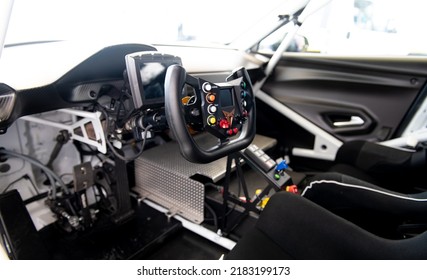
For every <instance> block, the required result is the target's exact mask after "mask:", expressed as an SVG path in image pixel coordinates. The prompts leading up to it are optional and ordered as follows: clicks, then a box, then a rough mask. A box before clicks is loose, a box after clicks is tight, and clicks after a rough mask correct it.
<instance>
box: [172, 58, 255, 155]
mask: <svg viewBox="0 0 427 280" xmlns="http://www.w3.org/2000/svg"><path fill="white" fill-rule="evenodd" d="M189 92H190V94H189ZM165 110H166V118H167V121H168V124H169V127H170V129H171V130H172V131H173V133H174V134H175V137H176V139H177V141H178V143H179V147H180V150H181V154H182V155H183V156H184V157H185V158H186V159H187V160H189V161H191V162H200V163H207V162H211V161H214V160H216V159H219V158H221V157H224V156H227V155H229V154H231V153H234V152H237V151H239V150H242V149H244V148H246V147H247V146H248V145H249V144H250V143H251V142H252V140H253V138H254V137H255V96H254V94H253V92H252V84H251V81H250V79H249V75H248V73H247V71H246V70H245V69H244V68H239V69H237V70H235V71H233V73H232V74H231V75H230V76H229V77H227V79H226V82H224V83H211V82H208V81H206V80H203V79H200V78H196V77H193V76H191V75H188V74H187V72H186V71H185V69H184V68H183V67H181V66H179V65H172V66H170V67H169V68H168V70H167V73H166V78H165ZM188 127H191V128H193V129H196V130H199V131H207V132H209V133H210V134H212V135H213V136H215V137H216V138H218V140H219V141H218V143H217V144H216V145H214V146H213V147H209V148H207V149H203V148H201V147H200V146H199V145H198V144H197V143H196V142H195V140H194V138H193V137H192V135H191V133H190V132H189V130H188Z"/></svg>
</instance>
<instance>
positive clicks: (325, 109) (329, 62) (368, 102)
mask: <svg viewBox="0 0 427 280" xmlns="http://www.w3.org/2000/svg"><path fill="white" fill-rule="evenodd" d="M426 77H427V60H425V59H414V58H407V59H405V58H402V59H385V58H381V59H373V58H370V59H368V58H342V57H323V58H322V57H319V56H311V55H288V54H287V57H286V58H284V59H282V61H281V62H280V63H279V64H278V65H277V67H276V69H275V71H274V74H273V75H272V76H271V77H270V78H269V79H268V80H267V82H266V83H265V84H264V86H263V88H262V90H263V91H264V92H266V93H267V94H269V95H270V96H271V97H273V98H274V99H276V100H278V101H279V102H281V103H282V104H285V105H286V106H287V107H288V108H290V109H292V110H294V111H295V112H297V113H298V114H300V115H301V116H303V117H305V118H307V119H308V120H309V121H311V122H312V123H314V124H316V125H317V126H319V127H320V128H322V129H323V130H325V131H326V132H328V133H330V134H332V135H333V136H335V137H336V138H337V139H339V140H341V141H344V142H346V141H349V140H355V139H366V140H372V141H383V140H386V139H389V138H390V137H392V136H393V135H394V134H395V132H396V131H397V129H398V127H399V125H400V124H401V123H402V121H403V119H404V118H405V117H406V115H407V113H408V112H409V110H410V108H411V106H413V105H414V101H415V100H416V99H417V96H418V95H419V93H420V92H421V89H422V87H423V85H424V84H425V82H426Z"/></svg>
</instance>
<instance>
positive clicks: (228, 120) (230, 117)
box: [222, 109, 234, 125]
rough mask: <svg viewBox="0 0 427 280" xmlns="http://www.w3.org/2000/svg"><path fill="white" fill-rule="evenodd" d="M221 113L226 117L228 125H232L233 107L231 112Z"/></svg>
mask: <svg viewBox="0 0 427 280" xmlns="http://www.w3.org/2000/svg"><path fill="white" fill-rule="evenodd" d="M222 113H223V114H224V117H225V118H226V119H227V122H228V123H229V124H230V125H232V124H233V119H234V109H233V111H231V112H226V111H222Z"/></svg>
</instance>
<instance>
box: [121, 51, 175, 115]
mask: <svg viewBox="0 0 427 280" xmlns="http://www.w3.org/2000/svg"><path fill="white" fill-rule="evenodd" d="M125 60H126V71H127V74H128V78H129V85H130V89H131V92H132V97H133V101H134V105H135V109H139V108H143V109H144V108H154V107H162V106H164V103H165V89H164V83H165V77H166V71H167V69H168V67H169V66H171V65H174V64H178V65H182V63H181V59H180V58H179V57H177V56H173V55H168V54H163V53H159V52H138V53H133V54H129V55H126V57H125Z"/></svg>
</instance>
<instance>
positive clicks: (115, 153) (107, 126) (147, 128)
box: [97, 104, 152, 162]
mask: <svg viewBox="0 0 427 280" xmlns="http://www.w3.org/2000/svg"><path fill="white" fill-rule="evenodd" d="M97 108H98V109H99V110H100V111H101V113H102V114H103V115H104V117H105V122H106V124H105V127H106V128H107V129H108V128H109V126H110V120H109V118H108V113H107V111H105V109H104V108H103V107H102V105H100V104H98V106H97ZM151 128H152V126H151V125H148V126H147V127H146V128H145V130H144V135H143V138H144V140H142V145H141V147H140V148H139V152H138V153H136V154H135V155H133V156H131V157H125V156H123V155H121V154H120V153H119V152H118V151H117V150H116V148H115V147H114V146H113V144H112V143H111V142H110V141H109V140H108V139H106V141H105V142H106V143H107V146H108V147H109V148H110V150H111V151H112V152H113V154H114V156H115V157H117V158H119V159H120V160H123V161H125V162H129V161H133V160H135V159H137V158H138V157H140V156H141V155H142V153H143V152H144V148H145V144H146V141H147V134H148V131H149V130H150V129H151ZM107 134H108V132H107ZM106 138H108V136H106Z"/></svg>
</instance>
